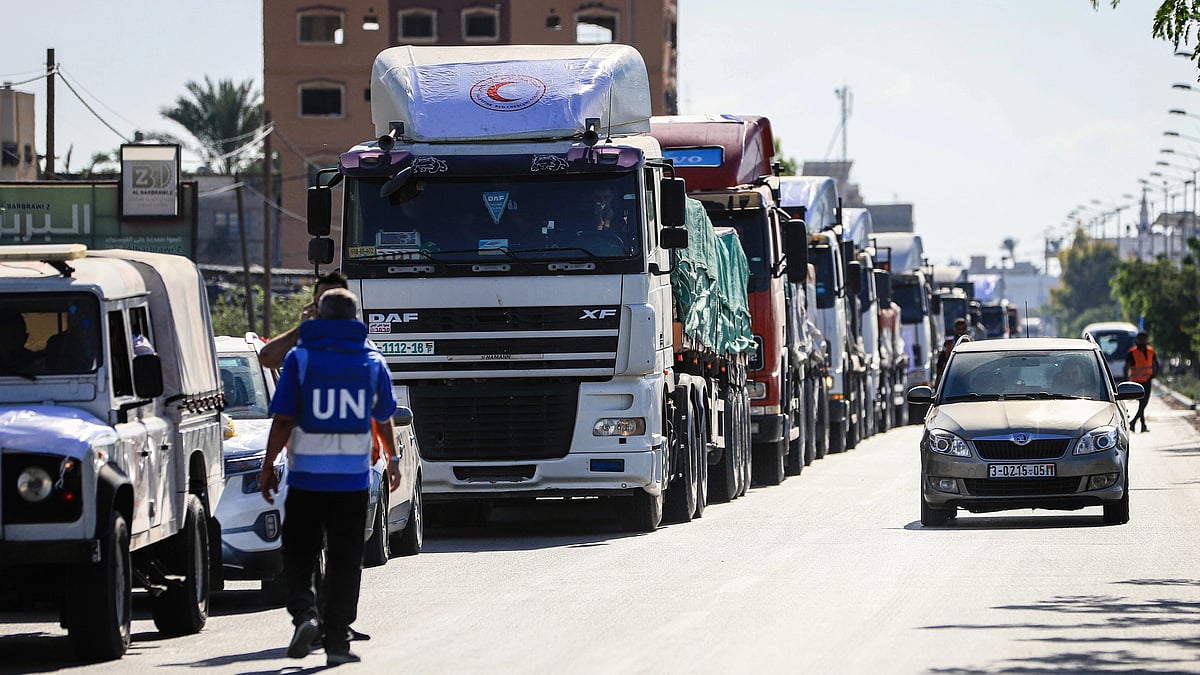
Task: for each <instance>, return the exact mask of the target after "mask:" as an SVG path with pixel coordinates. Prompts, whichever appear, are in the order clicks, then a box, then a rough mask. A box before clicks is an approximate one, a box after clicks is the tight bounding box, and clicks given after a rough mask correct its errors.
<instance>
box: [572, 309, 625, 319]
mask: <svg viewBox="0 0 1200 675" xmlns="http://www.w3.org/2000/svg"><path fill="white" fill-rule="evenodd" d="M616 315H617V310H615V309H585V310H583V316H581V317H579V318H580V320H582V319H610V318H612V317H614V316H616Z"/></svg>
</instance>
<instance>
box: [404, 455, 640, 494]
mask: <svg viewBox="0 0 1200 675" xmlns="http://www.w3.org/2000/svg"><path fill="white" fill-rule="evenodd" d="M662 464H663V455H662V451H661V449H660V448H657V447H656V448H653V449H647V450H643V451H631V452H591V453H571V454H568V455H567V456H566V457H563V458H561V459H549V460H535V461H529V462H504V463H495V462H454V461H447V462H441V461H429V460H421V487H422V491H421V492H422V496H423V497H424V498H425V499H426V500H427V501H430V502H436V501H442V500H447V499H455V498H456V497H467V496H479V497H482V496H487V497H505V496H509V497H531V496H597V495H605V494H611V493H612V492H613V491H615V490H628V489H631V488H642V489H644V490H645V491H647V492H649V493H651V494H658V492H659V491H660V490H661V489H662V487H661V486H662V479H663V465H662Z"/></svg>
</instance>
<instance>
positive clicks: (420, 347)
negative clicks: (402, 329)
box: [375, 340, 434, 356]
mask: <svg viewBox="0 0 1200 675" xmlns="http://www.w3.org/2000/svg"><path fill="white" fill-rule="evenodd" d="M375 346H376V347H378V348H379V353H380V354H383V355H384V356H414V355H416V356H423V355H427V354H432V353H434V350H433V340H389V341H386V342H376V343H375Z"/></svg>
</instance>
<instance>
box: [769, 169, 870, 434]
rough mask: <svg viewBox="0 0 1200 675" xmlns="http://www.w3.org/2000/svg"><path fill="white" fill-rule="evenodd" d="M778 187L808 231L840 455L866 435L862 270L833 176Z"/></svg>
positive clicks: (785, 180) (830, 428)
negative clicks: (847, 235)
mask: <svg viewBox="0 0 1200 675" xmlns="http://www.w3.org/2000/svg"><path fill="white" fill-rule="evenodd" d="M779 188H780V194H781V199H780V203H781V204H782V206H783V208H784V209H785V210H786V211H787V212H788V213H790V214H792V215H793V216H801V215H803V218H804V222H805V224H806V226H807V230H808V235H809V241H808V246H809V248H808V259H809V261H810V262H811V263H812V265H813V267H814V268H815V269H816V283H815V295H816V309H815V311H814V313H813V317H814V323H815V324H816V325H817V328H818V330H820V332H821V335H822V336H823V338H824V341H825V350H826V359H827V363H828V366H827V375H828V377H827V384H828V389H827V392H826V396H827V400H826V401H825V402H824V407H826V408H827V410H828V425H827V427H826V430H827V433H828V441H827V442H828V449H829V452H832V453H836V452H843V451H845V450H847V449H849V448H853V447H855V446H856V445H857V444H858V441H859V440H860V439H861V438H863V437H864V435H865V434H866V431H867V428H866V416H867V414H868V411H869V408H868V404H867V402H866V398H867V362H866V358H865V357H866V355H865V352H864V350H863V348H862V341H861V338H862V335H861V332H858V331H860V330H861V327H862V326H861V321H859V320H857V319H858V317H859V311H858V294H859V292H860V291H861V290H862V287H861V286H862V268H861V266H860V265H859V262H858V260H856V258H855V252H854V244H853V242H851V241H849V240H847V239H846V238H845V234H844V233H845V230H844V228H843V226H842V224H841V223H842V221H841V202H840V201H839V199H838V196H837V187H836V184H835V183H834V181H833V179H832V178H827V177H816V176H785V177H782V178H780V179H779Z"/></svg>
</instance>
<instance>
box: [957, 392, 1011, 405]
mask: <svg viewBox="0 0 1200 675" xmlns="http://www.w3.org/2000/svg"><path fill="white" fill-rule="evenodd" d="M1001 398H1004V396H1003V395H1002V394H976V393H970V394H958V395H957V396H947V397H946V398H944V399H942V403H958V402H961V401H995V400H998V399H1001Z"/></svg>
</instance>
